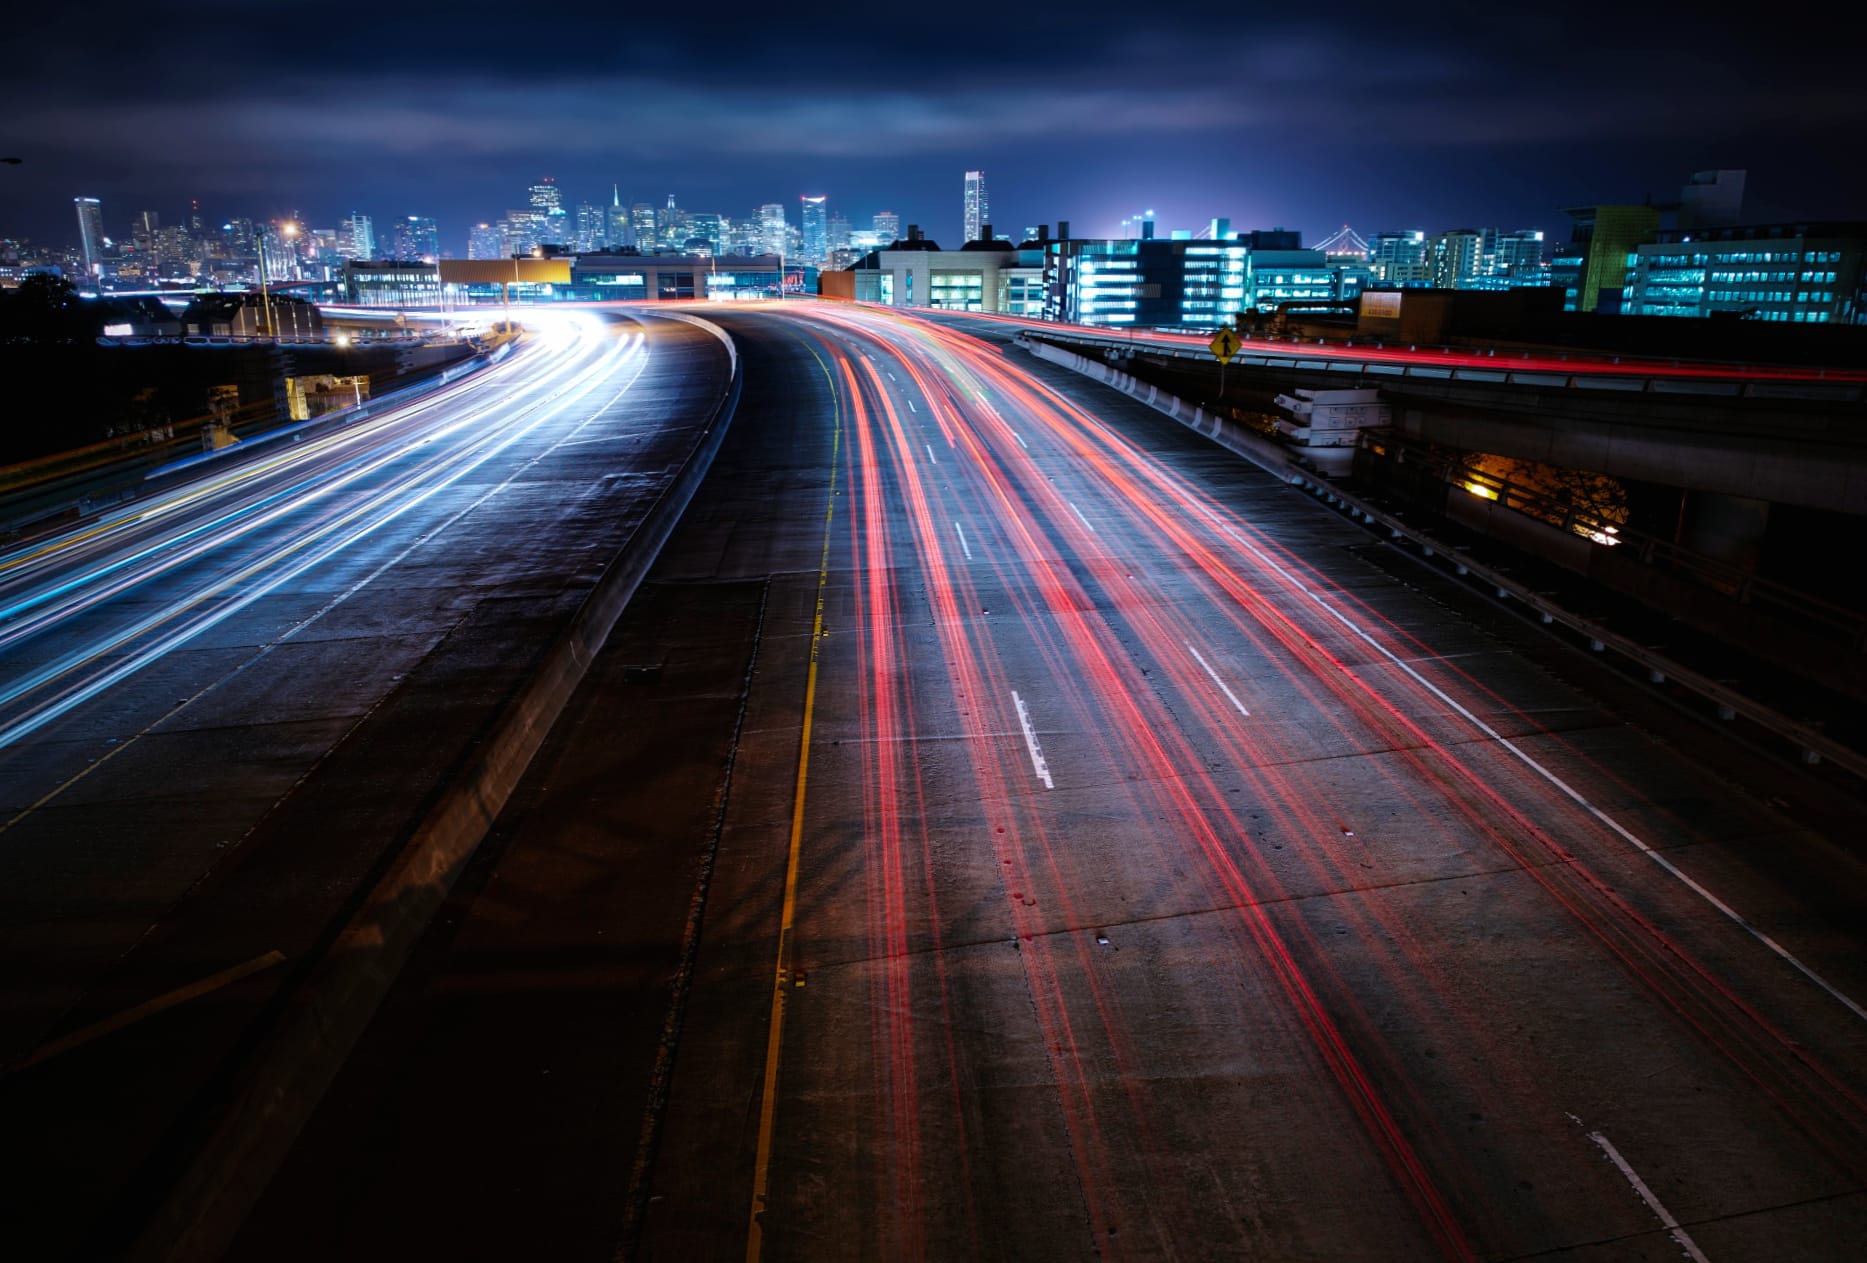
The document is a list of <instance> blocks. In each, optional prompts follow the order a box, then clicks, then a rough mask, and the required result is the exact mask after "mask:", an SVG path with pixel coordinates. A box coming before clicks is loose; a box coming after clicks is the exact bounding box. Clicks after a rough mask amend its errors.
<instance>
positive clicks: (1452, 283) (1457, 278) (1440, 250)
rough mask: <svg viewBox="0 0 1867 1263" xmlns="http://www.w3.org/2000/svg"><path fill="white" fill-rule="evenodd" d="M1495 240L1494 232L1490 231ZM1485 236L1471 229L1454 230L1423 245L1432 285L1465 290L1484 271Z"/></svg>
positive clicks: (1441, 234) (1439, 235)
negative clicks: (1430, 272)
mask: <svg viewBox="0 0 1867 1263" xmlns="http://www.w3.org/2000/svg"><path fill="white" fill-rule="evenodd" d="M1491 235H1492V237H1493V239H1494V240H1495V237H1496V231H1495V230H1491ZM1484 244H1485V234H1484V233H1481V232H1479V231H1477V230H1476V229H1473V228H1455V229H1453V230H1452V231H1450V232H1442V233H1439V234H1437V235H1435V236H1434V237H1432V238H1430V239H1429V240H1428V241H1427V243H1426V258H1427V263H1428V264H1429V265H1430V266H1431V268H1432V277H1433V284H1434V285H1435V286H1437V287H1439V288H1440V289H1466V288H1469V287H1470V284H1471V282H1472V281H1473V280H1475V279H1477V277H1478V276H1479V275H1480V274H1481V273H1483V272H1484V270H1485V268H1484V262H1485V256H1486V254H1487V251H1486V250H1485V248H1484Z"/></svg>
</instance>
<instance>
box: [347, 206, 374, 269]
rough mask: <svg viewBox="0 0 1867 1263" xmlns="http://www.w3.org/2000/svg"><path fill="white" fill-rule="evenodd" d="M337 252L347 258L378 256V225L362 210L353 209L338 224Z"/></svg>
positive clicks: (372, 257) (371, 257)
mask: <svg viewBox="0 0 1867 1263" xmlns="http://www.w3.org/2000/svg"><path fill="white" fill-rule="evenodd" d="M337 253H339V254H341V255H343V257H344V258H346V259H365V260H368V259H374V258H375V257H376V225H375V224H374V223H372V222H371V221H370V217H369V216H368V215H365V214H364V213H363V212H361V211H351V212H350V214H349V215H348V216H346V217H345V218H343V219H342V220H340V221H338V224H337Z"/></svg>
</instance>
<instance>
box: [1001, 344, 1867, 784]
mask: <svg viewBox="0 0 1867 1263" xmlns="http://www.w3.org/2000/svg"><path fill="white" fill-rule="evenodd" d="M1031 340H1032V341H1048V340H1050V336H1049V334H1048V333H1047V332H1033V334H1032V335H1031ZM1059 353H1060V354H1068V352H1062V351H1060V352H1059ZM1075 358H1077V359H1079V360H1083V361H1084V362H1086V363H1094V364H1096V365H1098V366H1100V367H1103V368H1106V365H1101V362H1100V361H1092V360H1087V358H1086V357H1080V356H1078V357H1075ZM1053 362H1054V361H1053ZM1072 371H1079V372H1080V371H1082V370H1081V369H1072ZM1087 375H1089V376H1090V377H1091V378H1092V380H1094V375H1093V374H1087ZM1112 388H1114V389H1120V388H1119V387H1112ZM1125 393H1129V394H1131V395H1134V394H1135V392H1133V391H1128V392H1125ZM1135 397H1137V398H1140V399H1142V400H1143V402H1147V403H1149V406H1151V407H1153V408H1154V409H1155V410H1156V411H1158V412H1164V413H1167V414H1168V415H1171V416H1175V417H1176V418H1177V419H1180V421H1181V424H1183V425H1187V426H1188V428H1189V429H1198V426H1197V425H1196V424H1195V423H1194V422H1193V421H1192V420H1189V419H1188V418H1192V417H1200V416H1204V415H1205V412H1204V410H1203V409H1198V408H1195V407H1194V406H1193V405H1191V404H1188V403H1186V402H1185V401H1183V400H1178V399H1174V398H1173V397H1172V396H1170V395H1168V394H1167V393H1166V392H1164V391H1159V390H1158V389H1156V388H1150V390H1149V391H1148V392H1146V393H1145V394H1138V395H1135ZM1169 405H1174V406H1175V407H1177V408H1178V409H1179V410H1180V411H1175V410H1174V408H1173V407H1170V406H1169ZM1182 413H1184V414H1185V415H1182ZM1201 432H1202V433H1203V431H1201ZM1208 437H1214V436H1211V435H1208ZM1260 442H1261V445H1262V446H1263V448H1264V452H1263V453H1262V454H1260V453H1259V452H1257V451H1256V450H1255V449H1248V448H1240V447H1237V446H1232V445H1230V444H1226V446H1227V447H1228V449H1229V450H1231V451H1233V452H1234V453H1235V454H1237V455H1239V456H1242V457H1244V458H1245V459H1246V460H1249V461H1251V463H1252V464H1254V465H1257V466H1258V467H1259V468H1260V469H1263V470H1264V471H1265V472H1267V473H1269V474H1271V475H1272V476H1273V477H1275V478H1277V479H1278V480H1279V481H1282V482H1285V483H1288V484H1290V485H1291V486H1294V487H1298V488H1301V489H1304V490H1307V491H1309V492H1311V493H1312V494H1313V495H1314V496H1315V497H1316V498H1317V499H1318V500H1320V501H1322V502H1325V503H1327V504H1329V505H1331V506H1334V507H1336V508H1338V509H1341V510H1343V511H1345V512H1347V513H1348V515H1349V516H1350V517H1351V518H1353V519H1357V520H1360V521H1364V522H1366V523H1367V524H1368V525H1369V526H1373V527H1379V528H1380V529H1382V530H1384V531H1386V532H1387V534H1388V538H1389V539H1392V540H1401V539H1404V540H1407V541H1408V542H1410V543H1412V544H1413V545H1414V546H1415V547H1416V548H1417V549H1418V550H1419V559H1420V560H1421V561H1422V563H1423V564H1429V565H1434V567H1435V568H1436V569H1437V568H1440V567H1444V568H1446V569H1450V570H1451V571H1452V572H1453V573H1454V574H1455V575H1457V576H1459V577H1473V578H1476V579H1478V580H1480V581H1481V582H1483V583H1484V584H1486V585H1487V586H1489V587H1490V588H1491V590H1492V591H1493V592H1494V593H1495V594H1496V596H1497V598H1498V599H1499V600H1505V599H1510V600H1515V601H1517V602H1518V603H1519V604H1521V605H1523V606H1524V607H1525V608H1526V609H1530V610H1534V611H1535V612H1536V614H1537V615H1538V617H1539V619H1540V620H1541V621H1542V623H1543V625H1544V626H1552V625H1555V624H1561V625H1562V626H1564V627H1566V628H1568V629H1569V630H1571V631H1572V632H1574V633H1576V634H1577V635H1578V636H1580V637H1582V638H1584V639H1586V640H1587V642H1588V646H1589V648H1590V649H1591V650H1594V651H1596V652H1605V651H1608V650H1612V651H1613V652H1615V653H1616V654H1619V655H1620V656H1622V657H1624V658H1626V659H1628V660H1629V661H1631V662H1633V663H1635V664H1637V665H1639V666H1640V667H1641V668H1643V669H1644V670H1645V671H1646V673H1647V678H1648V680H1649V682H1651V683H1654V684H1663V683H1665V682H1666V681H1668V680H1671V681H1673V682H1674V683H1676V684H1678V685H1680V686H1681V687H1683V688H1686V689H1688V690H1690V691H1691V692H1693V693H1696V694H1698V695H1699V696H1700V697H1703V698H1705V699H1706V700H1707V701H1709V702H1711V703H1713V704H1714V705H1715V706H1716V707H1717V709H1718V717H1719V718H1720V719H1725V720H1730V719H1735V718H1737V717H1738V716H1740V715H1741V716H1743V717H1744V718H1745V719H1747V720H1749V721H1750V722H1751V723H1754V724H1756V725H1757V726H1758V727H1759V728H1761V729H1763V730H1764V731H1766V732H1769V733H1771V734H1772V735H1774V736H1776V737H1778V738H1779V739H1781V740H1783V741H1785V742H1787V743H1788V744H1790V745H1791V746H1792V747H1794V748H1795V749H1797V750H1798V751H1800V753H1801V757H1802V761H1803V762H1804V763H1807V764H1810V765H1814V764H1817V763H1821V762H1823V761H1826V762H1829V763H1832V764H1834V765H1835V766H1836V767H1839V768H1841V769H1842V770H1844V771H1846V772H1849V773H1851V774H1852V775H1854V776H1856V777H1859V778H1860V779H1862V780H1864V781H1867V754H1863V753H1862V752H1861V751H1859V750H1855V749H1853V748H1852V747H1849V746H1845V745H1843V744H1841V743H1840V742H1838V741H1836V740H1834V739H1833V738H1832V737H1829V736H1828V735H1826V734H1825V733H1823V732H1822V731H1821V730H1820V729H1819V728H1818V727H1816V726H1815V725H1812V724H1806V723H1802V722H1800V721H1798V720H1795V719H1791V718H1790V717H1789V716H1787V715H1784V714H1782V713H1780V712H1779V711H1777V710H1775V709H1773V708H1772V707H1770V706H1768V705H1765V704H1764V703H1763V702H1760V701H1758V700H1756V699H1755V698H1752V697H1747V696H1745V695H1744V694H1742V693H1739V692H1738V691H1737V690H1736V689H1733V688H1732V687H1730V686H1729V685H1727V684H1725V683H1723V682H1722V681H1719V680H1715V679H1712V678H1711V677H1710V676H1708V675H1705V674H1703V673H1702V672H1698V671H1694V670H1692V669H1691V668H1689V667H1686V666H1684V665H1683V664H1681V663H1678V662H1674V661H1673V660H1672V659H1670V658H1667V657H1665V656H1664V655H1662V654H1659V653H1657V652H1655V651H1654V650H1652V649H1650V648H1648V647H1647V646H1645V645H1642V644H1640V643H1639V642H1638V641H1636V640H1633V639H1631V638H1629V637H1627V636H1624V635H1621V634H1620V633H1618V632H1615V631H1613V630H1612V629H1610V628H1608V627H1606V626H1605V625H1603V624H1601V623H1598V622H1596V621H1595V620H1593V619H1590V618H1587V617H1585V616H1583V615H1580V614H1576V613H1573V612H1572V611H1570V610H1567V609H1564V608H1563V607H1562V606H1559V605H1557V604H1556V603H1555V602H1553V601H1551V600H1550V599H1548V598H1547V597H1545V596H1543V595H1542V594H1541V593H1538V592H1536V591H1535V590H1534V589H1531V588H1528V587H1526V586H1524V585H1523V584H1522V583H1520V582H1518V581H1517V580H1516V579H1514V578H1512V577H1511V576H1509V575H1507V574H1505V573H1503V572H1502V571H1499V570H1496V569H1493V568H1492V567H1490V566H1486V565H1484V564H1483V563H1482V562H1478V561H1474V560H1472V559H1471V558H1468V557H1463V556H1460V555H1459V553H1458V551H1457V550H1456V549H1453V548H1449V547H1447V545H1446V544H1445V543H1443V542H1442V541H1441V540H1439V539H1437V538H1436V537H1434V536H1432V535H1429V534H1427V533H1426V532H1425V531H1422V530H1420V529H1418V528H1417V527H1415V526H1413V525H1411V524H1410V523H1407V522H1404V521H1402V520H1401V519H1400V518H1398V517H1396V516H1394V515H1393V514H1391V513H1388V512H1387V511H1386V510H1384V509H1380V508H1377V507H1375V506H1374V505H1372V504H1370V503H1368V502H1367V501H1365V500H1362V499H1361V498H1359V497H1357V496H1353V495H1350V494H1348V493H1347V492H1345V491H1342V490H1341V489H1340V488H1337V487H1335V486H1333V485H1331V484H1328V483H1324V482H1320V481H1318V480H1317V475H1316V473H1315V471H1313V470H1310V469H1305V468H1303V467H1301V466H1299V465H1298V464H1297V463H1296V462H1295V460H1294V458H1293V457H1292V456H1290V455H1289V454H1287V453H1285V454H1282V459H1278V457H1277V456H1276V455H1272V454H1270V440H1261V441H1260Z"/></svg>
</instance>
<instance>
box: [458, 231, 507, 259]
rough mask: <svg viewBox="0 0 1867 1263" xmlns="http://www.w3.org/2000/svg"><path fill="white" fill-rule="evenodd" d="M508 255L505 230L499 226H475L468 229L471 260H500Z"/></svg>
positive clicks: (468, 250)
mask: <svg viewBox="0 0 1867 1263" xmlns="http://www.w3.org/2000/svg"><path fill="white" fill-rule="evenodd" d="M505 253H506V233H505V229H504V228H502V227H501V226H500V225H498V224H475V225H474V226H473V227H471V228H469V229H467V257H468V258H469V259H499V258H504V257H505Z"/></svg>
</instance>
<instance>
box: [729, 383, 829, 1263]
mask: <svg viewBox="0 0 1867 1263" xmlns="http://www.w3.org/2000/svg"><path fill="white" fill-rule="evenodd" d="M810 353H811V356H812V357H813V358H814V359H815V360H816V361H817V366H818V367H819V368H821V369H822V370H823V376H824V379H825V380H826V381H828V382H829V385H830V398H831V399H832V400H833V401H835V413H834V415H835V417H836V428H835V430H834V431H833V432H832V437H831V443H830V491H829V495H828V497H827V500H826V503H825V504H824V508H823V557H822V559H821V561H820V562H819V563H818V566H817V614H816V619H815V621H814V622H813V624H812V626H811V630H810V670H809V674H808V675H807V676H806V678H805V683H804V728H803V733H802V735H801V737H800V739H799V741H798V749H797V786H796V789H795V791H794V793H793V798H792V805H791V851H790V854H789V855H788V856H787V857H786V859H785V867H784V909H783V912H782V913H781V914H780V916H779V921H778V965H777V969H776V971H775V972H774V974H773V977H772V986H771V1019H770V1029H769V1033H768V1034H767V1035H766V1039H765V1083H764V1095H763V1098H762V1099H761V1100H760V1102H759V1113H758V1149H757V1152H756V1156H755V1157H754V1158H753V1164H752V1214H751V1218H750V1220H749V1221H748V1223H747V1225H746V1263H759V1259H760V1255H761V1251H762V1250H763V1249H764V1244H765V1242H764V1234H763V1232H762V1230H761V1228H760V1225H759V1217H760V1216H761V1215H762V1214H764V1211H765V1193H766V1189H767V1187H768V1183H769V1179H770V1175H771V1142H772V1124H773V1122H774V1121H775V1119H776V1117H777V1113H778V1051H779V1048H780V1047H781V1045H782V1044H783V1042H784V1003H785V1000H784V997H785V989H786V984H787V983H788V982H789V981H790V973H791V926H792V923H793V920H794V918H795V917H796V914H797V859H798V851H799V849H800V844H801V843H802V841H803V837H804V786H805V782H806V780H807V779H808V775H809V771H810V725H811V719H812V716H813V714H814V712H815V710H816V704H817V655H818V652H819V650H820V649H821V647H822V644H823V594H824V589H825V588H826V587H827V586H828V585H829V582H830V524H831V520H832V519H833V518H834V517H835V514H836V475H837V468H836V462H837V457H838V455H839V454H840V453H841V451H842V442H843V422H842V403H841V399H840V397H839V396H838V394H837V391H836V378H835V375H834V374H832V373H831V372H830V366H829V365H828V364H825V363H824V362H823V357H822V356H821V355H818V354H817V352H816V349H815V348H814V347H813V348H811V349H810Z"/></svg>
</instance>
